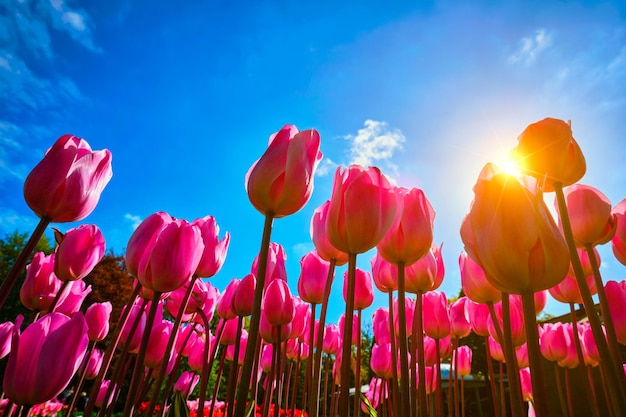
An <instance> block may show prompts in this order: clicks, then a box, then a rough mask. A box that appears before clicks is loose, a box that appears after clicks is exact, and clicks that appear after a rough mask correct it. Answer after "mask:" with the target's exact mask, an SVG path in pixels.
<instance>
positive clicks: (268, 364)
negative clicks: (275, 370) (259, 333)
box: [260, 345, 274, 374]
mask: <svg viewBox="0 0 626 417" xmlns="http://www.w3.org/2000/svg"><path fill="white" fill-rule="evenodd" d="M273 356H274V347H273V346H272V345H264V346H263V349H262V351H261V360H260V363H261V369H263V372H265V373H266V374H269V373H270V372H271V371H272V358H273Z"/></svg>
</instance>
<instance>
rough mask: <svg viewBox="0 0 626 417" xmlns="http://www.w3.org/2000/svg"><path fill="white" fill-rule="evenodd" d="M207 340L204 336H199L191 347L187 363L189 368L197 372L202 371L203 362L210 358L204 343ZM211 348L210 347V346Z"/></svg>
mask: <svg viewBox="0 0 626 417" xmlns="http://www.w3.org/2000/svg"><path fill="white" fill-rule="evenodd" d="M205 343H206V341H205V339H204V338H202V337H199V338H198V339H197V340H196V341H195V342H194V344H193V346H191V349H189V356H188V357H187V364H188V365H189V368H190V369H191V370H192V371H194V372H197V373H201V372H202V364H203V363H204V362H205V361H207V360H208V358H206V356H205V354H204V347H205V346H204V345H205ZM209 349H210V348H209Z"/></svg>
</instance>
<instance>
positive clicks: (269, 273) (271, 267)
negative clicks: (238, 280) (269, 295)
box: [251, 242, 287, 290]
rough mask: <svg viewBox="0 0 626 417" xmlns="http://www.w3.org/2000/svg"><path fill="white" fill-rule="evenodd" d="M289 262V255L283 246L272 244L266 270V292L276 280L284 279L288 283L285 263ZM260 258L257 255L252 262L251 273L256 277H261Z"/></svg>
mask: <svg viewBox="0 0 626 417" xmlns="http://www.w3.org/2000/svg"><path fill="white" fill-rule="evenodd" d="M286 262H287V255H286V254H285V249H284V248H283V247H282V245H280V244H278V243H275V242H271V243H270V248H269V252H268V254H267V267H266V269H265V290H267V287H268V286H269V285H270V282H272V281H273V280H275V279H282V280H283V281H287V268H286V266H285V263H286ZM258 268H259V256H258V255H257V256H256V257H255V258H254V261H253V262H252V269H251V272H252V274H254V276H255V277H258V276H259V273H258Z"/></svg>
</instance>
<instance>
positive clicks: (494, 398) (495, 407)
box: [485, 336, 501, 417]
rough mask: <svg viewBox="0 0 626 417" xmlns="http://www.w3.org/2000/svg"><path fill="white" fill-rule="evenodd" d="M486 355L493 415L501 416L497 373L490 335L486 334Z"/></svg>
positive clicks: (495, 416)
mask: <svg viewBox="0 0 626 417" xmlns="http://www.w3.org/2000/svg"><path fill="white" fill-rule="evenodd" d="M485 357H486V359H487V375H488V378H489V388H490V389H491V400H492V406H493V415H494V417H500V415H501V414H500V406H499V404H500V403H499V402H498V392H497V391H496V381H495V374H494V372H493V360H492V358H491V349H490V348H489V336H485Z"/></svg>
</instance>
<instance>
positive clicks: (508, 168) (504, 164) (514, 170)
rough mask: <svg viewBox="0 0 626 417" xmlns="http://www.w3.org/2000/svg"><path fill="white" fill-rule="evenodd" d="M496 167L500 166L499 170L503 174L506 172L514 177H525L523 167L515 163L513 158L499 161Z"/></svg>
mask: <svg viewBox="0 0 626 417" xmlns="http://www.w3.org/2000/svg"><path fill="white" fill-rule="evenodd" d="M496 165H497V166H498V168H500V170H501V171H502V172H504V173H505V174H507V175H512V176H514V177H517V178H519V177H521V176H522V175H523V174H522V169H521V167H520V166H519V165H518V164H517V162H515V161H514V160H512V159H511V158H504V159H503V160H501V161H499V162H498V163H497V164H496Z"/></svg>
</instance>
